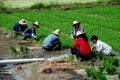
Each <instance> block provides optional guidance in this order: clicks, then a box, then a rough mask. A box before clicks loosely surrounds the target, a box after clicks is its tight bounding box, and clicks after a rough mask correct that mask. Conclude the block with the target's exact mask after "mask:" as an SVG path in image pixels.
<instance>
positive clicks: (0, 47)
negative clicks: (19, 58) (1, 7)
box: [0, 33, 14, 59]
mask: <svg viewBox="0 0 120 80" xmlns="http://www.w3.org/2000/svg"><path fill="white" fill-rule="evenodd" d="M6 35H7V33H2V34H0V58H2V59H7V58H11V56H10V55H9V54H10V47H11V46H12V45H13V43H14V40H12V39H9V38H6Z"/></svg>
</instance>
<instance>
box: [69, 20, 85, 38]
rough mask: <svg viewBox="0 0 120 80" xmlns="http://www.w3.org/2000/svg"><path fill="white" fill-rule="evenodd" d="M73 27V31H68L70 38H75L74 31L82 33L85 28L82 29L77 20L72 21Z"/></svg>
mask: <svg viewBox="0 0 120 80" xmlns="http://www.w3.org/2000/svg"><path fill="white" fill-rule="evenodd" d="M72 26H73V27H74V30H73V31H71V32H70V37H71V38H72V39H75V35H76V32H77V31H81V32H82V33H85V30H84V28H83V27H82V26H81V25H80V22H78V21H76V20H75V21H73V25H72Z"/></svg>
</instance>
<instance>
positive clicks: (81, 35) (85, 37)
mask: <svg viewBox="0 0 120 80" xmlns="http://www.w3.org/2000/svg"><path fill="white" fill-rule="evenodd" d="M78 37H81V38H83V39H84V40H85V41H88V37H87V36H86V34H80V35H78V36H76V38H78Z"/></svg>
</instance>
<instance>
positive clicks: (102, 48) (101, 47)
mask: <svg viewBox="0 0 120 80" xmlns="http://www.w3.org/2000/svg"><path fill="white" fill-rule="evenodd" d="M91 41H92V43H93V44H94V45H93V46H92V50H93V49H94V48H96V50H97V54H100V53H104V54H106V55H112V47H111V46H109V45H108V44H106V43H104V42H102V41H100V40H98V37H97V36H96V35H93V36H92V37H91Z"/></svg>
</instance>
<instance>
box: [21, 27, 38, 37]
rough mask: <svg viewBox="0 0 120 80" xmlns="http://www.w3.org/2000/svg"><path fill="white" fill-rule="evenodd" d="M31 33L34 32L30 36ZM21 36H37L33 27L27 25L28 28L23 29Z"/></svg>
mask: <svg viewBox="0 0 120 80" xmlns="http://www.w3.org/2000/svg"><path fill="white" fill-rule="evenodd" d="M32 34H34V36H32ZM23 36H24V39H26V38H31V37H33V38H37V35H36V31H35V28H33V27H28V28H27V29H25V31H24V32H23Z"/></svg>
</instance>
